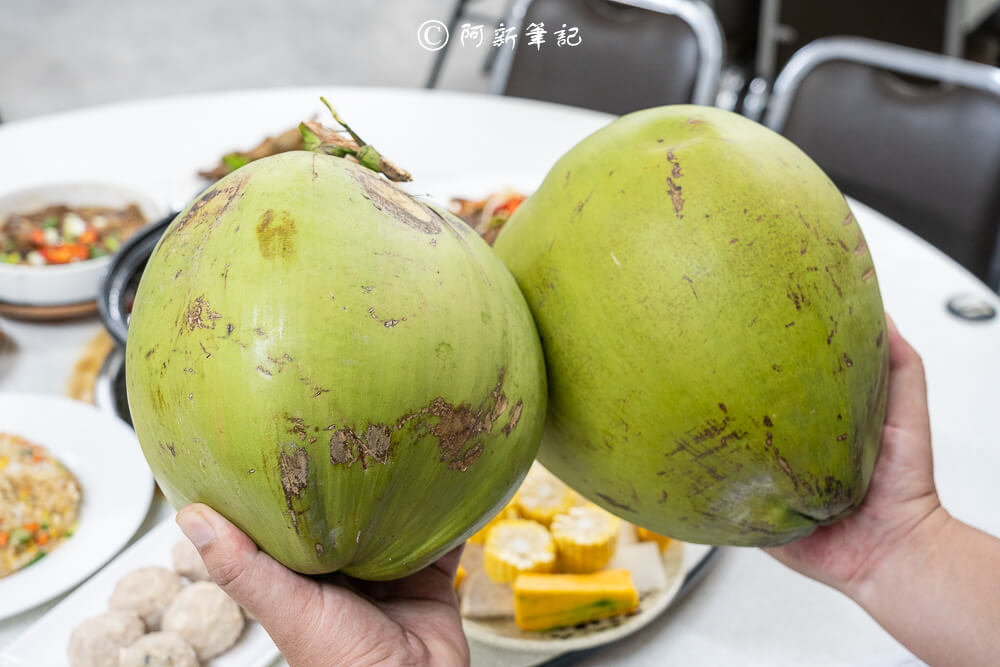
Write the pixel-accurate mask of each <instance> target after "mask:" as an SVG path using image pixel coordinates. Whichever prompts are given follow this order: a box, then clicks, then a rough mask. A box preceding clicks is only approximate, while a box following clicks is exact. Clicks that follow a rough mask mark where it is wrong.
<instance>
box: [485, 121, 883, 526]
mask: <svg viewBox="0 0 1000 667" xmlns="http://www.w3.org/2000/svg"><path fill="white" fill-rule="evenodd" d="M495 249H496V250H497V252H498V253H499V254H500V255H501V257H502V258H503V259H504V260H505V262H506V263H507V266H508V267H509V268H510V269H511V271H512V273H513V274H514V276H515V277H516V278H517V280H518V283H519V285H520V286H521V288H522V291H523V292H524V294H525V296H526V298H527V300H528V304H529V305H530V307H531V310H532V314H533V315H534V317H535V322H536V324H537V326H538V331H539V334H540V336H541V338H542V348H543V350H544V353H545V359H546V365H547V371H548V381H549V411H550V412H549V419H548V422H547V428H546V434H545V439H544V440H543V443H542V448H541V450H540V453H539V459H540V460H541V462H542V463H544V464H545V466H546V467H548V468H549V469H550V470H552V471H553V472H554V473H556V474H557V475H558V476H560V477H561V478H562V479H563V480H564V481H566V482H567V483H568V484H570V485H571V486H572V487H573V488H574V489H576V490H577V491H579V492H581V493H583V494H584V495H585V496H586V497H587V498H589V499H590V500H592V501H594V502H595V503H597V504H599V505H601V506H603V507H604V508H606V509H608V510H610V511H611V512H614V513H615V514H618V515H620V516H622V517H624V518H626V519H627V520H629V521H632V522H635V523H637V524H639V525H642V526H645V527H648V528H650V529H652V530H655V531H657V532H661V533H665V534H668V535H672V536H674V537H677V538H679V539H683V540H687V541H692V542H700V543H708V544H731V545H774V544H781V543H784V542H788V541H791V540H793V539H796V538H798V537H802V536H804V535H807V534H808V533H810V532H811V531H812V530H813V529H814V528H815V527H816V526H817V525H819V524H824V523H828V522H832V521H835V520H837V519H838V518H840V517H842V516H844V515H845V514H847V513H849V512H850V511H851V510H852V509H853V508H854V507H856V506H857V505H858V503H859V502H860V501H861V499H862V497H863V496H864V494H865V491H866V489H867V487H868V482H869V480H870V477H871V472H872V468H873V466H874V463H875V459H876V456H877V454H878V449H879V440H880V432H881V427H882V421H883V415H884V409H885V398H886V396H885V390H886V380H887V373H888V369H887V364H888V353H887V343H886V339H885V320H884V315H883V309H882V301H881V297H880V295H879V288H878V283H877V281H876V279H875V271H874V269H873V267H872V259H871V256H870V255H869V253H868V249H867V246H866V244H865V240H864V237H863V236H862V233H861V230H860V229H859V228H858V224H857V222H856V221H855V219H854V216H853V215H852V214H851V211H850V210H849V209H848V206H847V203H846V202H845V200H844V197H843V196H842V195H841V193H840V192H838V190H837V188H836V187H835V186H834V185H833V183H831V182H830V180H829V179H828V178H827V177H826V176H825V175H824V174H823V172H822V171H821V170H820V169H819V168H818V167H817V166H816V165H815V164H814V163H813V162H812V161H811V160H810V159H809V158H808V157H807V156H806V155H805V154H804V153H802V152H801V151H800V150H799V149H798V148H796V147H795V146H794V145H792V144H791V143H789V142H788V141H786V140H785V139H784V138H782V137H780V136H779V135H777V134H775V133H773V132H771V131H770V130H768V129H766V128H764V127H762V126H760V125H758V124H756V123H753V122H751V121H749V120H747V119H745V118H743V117H741V116H738V115H735V114H732V113H728V112H725V111H720V110H717V109H711V108H701V107H695V106H674V107H662V108H657V109H650V110H646V111H640V112H637V113H633V114H630V115H627V116H624V117H622V118H620V119H619V120H617V121H615V122H613V123H611V124H610V125H609V126H607V127H605V128H604V129H601V130H600V131H598V132H596V133H595V134H593V135H592V136H590V137H588V138H587V139H585V140H584V141H582V142H581V143H580V144H578V145H577V146H576V147H574V148H573V149H571V150H570V151H569V152H568V153H567V154H566V155H565V156H564V157H563V158H561V159H560V160H559V162H557V163H556V165H555V166H554V167H553V168H552V170H551V172H550V173H549V175H548V176H547V177H546V179H545V181H544V183H543V184H542V186H541V187H540V189H539V190H538V191H537V192H536V193H535V194H534V195H532V196H531V197H530V198H529V199H528V200H527V201H526V202H525V203H524V204H523V205H522V206H521V207H520V208H519V209H518V210H517V212H516V213H515V214H514V216H513V217H512V218H511V219H510V221H509V222H508V223H507V226H506V227H505V228H504V229H503V231H502V232H501V234H500V236H499V238H498V239H497V242H496V245H495Z"/></svg>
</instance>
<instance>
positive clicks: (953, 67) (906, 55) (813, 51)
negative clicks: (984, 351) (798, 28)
mask: <svg viewBox="0 0 1000 667" xmlns="http://www.w3.org/2000/svg"><path fill="white" fill-rule="evenodd" d="M834 60H843V61H847V62H854V63H859V64H862V65H868V66H871V67H874V68H878V69H883V70H889V71H894V72H898V73H902V74H908V75H910V76H916V77H920V78H925V79H930V80H934V81H937V82H941V83H948V84H954V85H958V86H962V87H965V88H970V89H974V90H980V91H983V92H985V93H988V94H992V95H996V96H997V97H998V98H1000V68H997V67H991V66H990V65H985V64H981V63H974V62H970V61H967V60H962V59H960V58H955V57H953V56H947V55H941V54H938V53H929V52H926V51H921V50H919V49H913V48H910V47H907V46H900V45H897V44H888V43H885V42H880V41H877V40H873V39H867V38H863V37H823V38H821V39H817V40H816V41H814V42H810V43H809V44H806V45H805V46H803V47H802V48H801V49H799V50H798V51H796V52H795V54H794V55H793V56H792V57H791V58H790V59H789V61H788V62H787V63H786V64H785V67H784V68H783V69H782V70H781V73H780V74H778V78H777V79H775V81H774V89H773V90H772V92H771V98H770V100H769V102H768V108H767V112H766V113H765V116H764V124H765V125H766V126H767V127H769V128H771V129H772V130H774V131H775V132H782V131H783V130H784V127H785V123H786V122H787V120H788V114H789V111H790V110H791V107H792V102H793V101H794V99H795V95H796V93H797V92H798V89H799V86H800V85H801V84H802V81H803V80H804V79H805V77H806V76H807V75H808V74H809V72H811V71H812V70H813V69H815V68H816V67H818V66H819V65H822V64H823V63H827V62H830V61H834ZM986 281H987V284H988V285H989V286H990V288H992V289H993V290H994V291H997V292H1000V236H998V237H997V243H996V247H995V248H994V250H993V258H992V259H991V260H990V264H989V267H988V268H987V277H986Z"/></svg>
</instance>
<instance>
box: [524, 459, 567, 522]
mask: <svg viewBox="0 0 1000 667" xmlns="http://www.w3.org/2000/svg"><path fill="white" fill-rule="evenodd" d="M578 498H579V496H578V495H577V494H576V493H574V492H573V490H572V489H570V488H569V487H568V486H566V485H565V484H563V483H562V482H561V481H560V480H559V479H558V478H557V477H556V476H555V475H553V474H552V473H550V472H549V471H548V470H546V469H545V468H543V467H542V466H540V465H538V464H537V463H536V464H535V465H533V466H532V467H531V470H530V471H528V476H527V477H525V478H524V482H522V483H521V488H520V489H518V490H517V493H516V494H515V495H514V505H515V506H516V507H517V511H518V513H519V514H520V515H521V516H523V517H524V518H525V519H531V520H532V521H537V522H538V523H540V524H542V525H543V526H548V525H549V524H550V523H551V522H552V519H553V517H555V515H557V514H562V513H563V512H565V511H566V510H568V509H569V508H570V507H573V505H575V504H576V502H577V499H578Z"/></svg>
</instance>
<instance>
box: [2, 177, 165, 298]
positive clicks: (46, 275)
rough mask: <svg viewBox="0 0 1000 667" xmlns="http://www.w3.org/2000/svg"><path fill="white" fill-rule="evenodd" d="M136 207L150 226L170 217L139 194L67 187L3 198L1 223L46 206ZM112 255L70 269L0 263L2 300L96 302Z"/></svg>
mask: <svg viewBox="0 0 1000 667" xmlns="http://www.w3.org/2000/svg"><path fill="white" fill-rule="evenodd" d="M132 202H134V203H135V204H136V205H138V207H139V210H140V211H142V214H143V216H144V217H145V218H146V220H147V221H148V222H154V221H156V220H158V219H160V218H161V217H162V216H163V215H164V214H166V207H165V206H163V205H160V204H158V203H157V202H156V201H155V200H154V199H152V198H151V197H149V196H148V195H145V194H143V193H141V192H136V191H135V190H132V189H129V188H125V187H121V186H117V185H111V184H107V183H65V184H57V185H42V186H37V187H33V188H25V189H22V190H17V191H15V192H11V193H8V194H4V195H0V220H3V219H5V218H7V217H8V216H9V215H10V214H12V213H30V212H32V211H37V210H39V209H42V208H45V207H46V206H50V205H55V204H65V205H66V206H111V207H116V208H117V207H125V206H127V205H128V204H130V203H132ZM110 262H111V257H110V256H109V255H107V256H104V257H98V258H96V259H88V260H84V261H82V262H72V263H70V264H58V265H46V266H27V265H24V264H2V263H0V301H2V302H5V303H10V304H17V305H25V306H58V305H69V304H75V303H83V302H86V301H90V300H93V299H95V298H96V297H97V292H98V289H99V287H100V284H101V278H102V277H103V276H104V272H105V271H106V270H107V268H108V264H109V263H110Z"/></svg>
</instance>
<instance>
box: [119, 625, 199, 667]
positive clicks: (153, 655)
mask: <svg viewBox="0 0 1000 667" xmlns="http://www.w3.org/2000/svg"><path fill="white" fill-rule="evenodd" d="M200 664H201V663H199V662H198V656H197V654H196V653H195V652H194V649H193V648H192V647H191V645H190V644H188V643H187V642H186V641H184V639H183V638H182V637H181V636H180V635H177V634H174V633H172V632H151V633H149V634H148V635H145V636H144V637H141V638H140V639H139V640H138V641H136V642H135V643H134V644H132V645H131V646H128V647H127V648H123V649H121V650H120V651H119V653H118V667H200Z"/></svg>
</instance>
